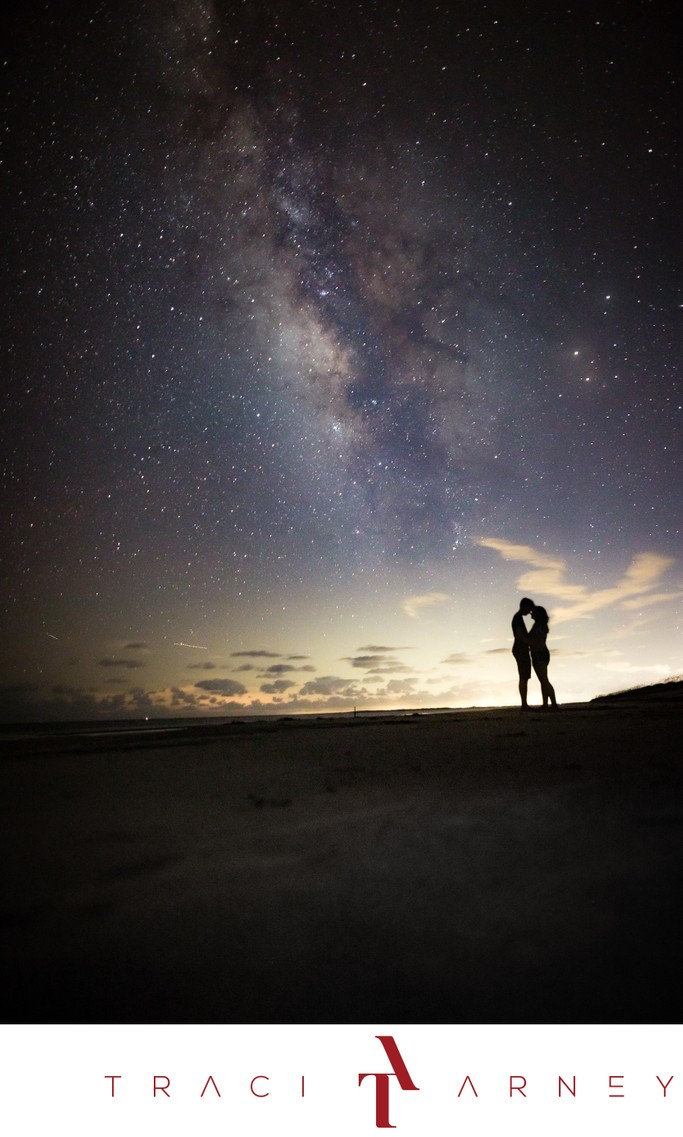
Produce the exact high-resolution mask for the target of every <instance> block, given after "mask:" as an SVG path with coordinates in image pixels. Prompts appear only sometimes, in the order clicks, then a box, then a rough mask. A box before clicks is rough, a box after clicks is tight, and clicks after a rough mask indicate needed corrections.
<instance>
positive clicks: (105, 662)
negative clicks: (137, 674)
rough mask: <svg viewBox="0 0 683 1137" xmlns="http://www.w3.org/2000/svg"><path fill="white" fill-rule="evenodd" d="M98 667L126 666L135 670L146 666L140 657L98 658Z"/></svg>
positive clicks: (130, 669)
mask: <svg viewBox="0 0 683 1137" xmlns="http://www.w3.org/2000/svg"><path fill="white" fill-rule="evenodd" d="M97 666H98V667H124V668H126V669H127V670H128V671H135V670H136V669H137V668H139V667H145V666H146V665H145V664H144V663H142V661H141V660H139V659H98V661H97Z"/></svg>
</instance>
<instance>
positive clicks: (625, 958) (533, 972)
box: [0, 689, 683, 1023]
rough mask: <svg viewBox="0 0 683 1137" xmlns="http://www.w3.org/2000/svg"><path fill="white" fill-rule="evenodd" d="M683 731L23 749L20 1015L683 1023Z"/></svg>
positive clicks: (582, 725)
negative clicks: (682, 912) (682, 922)
mask: <svg viewBox="0 0 683 1137" xmlns="http://www.w3.org/2000/svg"><path fill="white" fill-rule="evenodd" d="M682 712H683V701H682V700H681V698H680V697H679V696H678V694H677V692H676V697H674V694H673V689H672V694H671V695H670V697H668V698H664V697H662V698H656V697H650V698H648V697H646V696H642V697H634V698H632V699H623V700H614V701H607V702H604V703H597V702H596V703H592V704H582V705H579V706H575V707H567V708H562V709H561V710H560V711H559V712H558V713H557V714H552V713H546V714H544V713H542V712H540V711H536V710H534V711H530V712H529V713H527V714H523V713H522V712H521V711H519V710H518V709H503V710H477V711H453V712H448V713H444V714H439V715H413V716H406V717H404V718H387V719H382V718H370V719H364V718H358V719H355V720H354V719H344V718H338V719H331V720H325V719H311V720H293V721H273V722H268V723H249V722H248V721H245V722H243V723H235V724H230V725H226V726H223V727H221V726H217V725H215V724H211V723H208V724H207V725H206V726H205V727H200V728H196V727H195V728H188V729H185V730H176V731H174V732H169V733H167V734H151V733H150V734H145V735H134V734H130V735H123V736H119V737H108V736H104V735H103V736H101V737H96V736H91V737H89V738H84V737H78V738H76V737H74V738H69V736H68V735H63V734H62V735H60V736H55V737H54V738H53V739H49V740H43V741H41V742H36V741H35V740H31V739H26V740H21V741H17V742H14V743H8V742H5V743H3V745H2V750H1V752H0V792H1V794H2V802H3V817H2V830H3V866H4V869H5V873H4V876H5V884H4V887H3V892H4V894H5V895H4V899H3V905H2V915H3V928H4V931H3V949H2V962H3V975H4V977H5V983H4V987H5V991H4V999H3V1003H4V1006H5V1011H4V1013H3V1018H4V1019H5V1021H7V1022H26V1023H41V1022H67V1023H89V1022H101V1023H118V1022H123V1023H138V1022H158V1023H166V1022H168V1023H171V1022H174V1023H214V1022H215V1023H247V1022H250V1023H260V1022H264V1023H315V1022H329V1023H333V1022H341V1023H346V1022H349V1023H365V1022H367V1023H417V1022H424V1023H442V1022H448V1023H489V1022H500V1023H509V1022H520V1023H542V1022H552V1023H564V1022H568V1023H570V1022H577V1023H582V1022H588V1023H590V1022H605V1023H609V1022H617V1023H619V1022H633V1023H640V1022H679V1021H682V1020H683V998H682V996H681V984H680V981H679V977H680V942H681V941H680V935H679V932H678V923H679V912H678V908H679V895H680V883H681V872H682V866H683V855H682V854H683V849H682V843H681V833H682V830H683V796H682V792H681V791H682V783H683V779H682V775H681V761H680V759H679V758H678V757H677V755H678V754H679V752H680V730H681V721H682Z"/></svg>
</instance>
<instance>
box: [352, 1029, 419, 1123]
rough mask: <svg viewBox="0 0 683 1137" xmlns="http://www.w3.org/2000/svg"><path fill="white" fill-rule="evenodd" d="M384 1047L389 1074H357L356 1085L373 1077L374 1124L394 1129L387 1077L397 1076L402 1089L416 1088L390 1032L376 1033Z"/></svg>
mask: <svg viewBox="0 0 683 1137" xmlns="http://www.w3.org/2000/svg"><path fill="white" fill-rule="evenodd" d="M375 1038H377V1039H379V1041H380V1042H381V1043H382V1046H383V1047H384V1051H385V1054H386V1056H387V1058H388V1059H389V1061H390V1062H391V1066H392V1073H391V1074H359V1075H358V1085H359V1086H360V1085H362V1082H363V1079H364V1078H375V1079H376V1081H375V1125H376V1127H377V1129H395V1128H396V1126H395V1125H392V1124H391V1122H390V1121H389V1078H393V1077H396V1078H398V1084H399V1086H400V1087H401V1089H402V1090H417V1089H419V1087H418V1086H416V1085H415V1083H414V1081H413V1079H412V1078H411V1076H410V1074H409V1073H408V1067H407V1066H406V1064H405V1062H404V1061H403V1058H402V1056H401V1052H400V1050H399V1048H398V1046H397V1045H396V1042H395V1041H394V1038H393V1036H392V1035H391V1034H376V1035H375Z"/></svg>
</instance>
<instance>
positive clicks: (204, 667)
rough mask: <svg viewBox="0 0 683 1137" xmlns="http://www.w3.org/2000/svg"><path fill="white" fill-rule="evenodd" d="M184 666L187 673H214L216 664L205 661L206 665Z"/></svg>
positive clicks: (191, 664) (192, 664) (189, 664)
mask: <svg viewBox="0 0 683 1137" xmlns="http://www.w3.org/2000/svg"><path fill="white" fill-rule="evenodd" d="M186 666H187V670H188V671H215V670H216V668H217V667H218V664H217V663H210V662H209V660H207V661H206V663H188V664H187V665H186Z"/></svg>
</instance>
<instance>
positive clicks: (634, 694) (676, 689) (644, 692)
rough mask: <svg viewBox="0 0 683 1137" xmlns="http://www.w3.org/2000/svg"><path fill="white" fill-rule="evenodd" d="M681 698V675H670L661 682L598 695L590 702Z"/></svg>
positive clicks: (648, 700)
mask: <svg viewBox="0 0 683 1137" xmlns="http://www.w3.org/2000/svg"><path fill="white" fill-rule="evenodd" d="M680 698H683V677H682V676H679V675H672V676H671V678H670V679H664V680H663V681H662V682H661V683H647V684H645V685H643V686H642V687H629V688H627V689H626V690H625V691H614V692H612V693H611V694H610V695H598V696H597V697H596V698H595V699H591V702H592V703H605V702H612V701H617V700H629V702H631V701H635V700H637V701H639V702H640V701H642V702H650V701H651V700H655V699H657V700H661V699H667V700H669V699H680Z"/></svg>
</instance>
